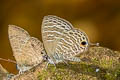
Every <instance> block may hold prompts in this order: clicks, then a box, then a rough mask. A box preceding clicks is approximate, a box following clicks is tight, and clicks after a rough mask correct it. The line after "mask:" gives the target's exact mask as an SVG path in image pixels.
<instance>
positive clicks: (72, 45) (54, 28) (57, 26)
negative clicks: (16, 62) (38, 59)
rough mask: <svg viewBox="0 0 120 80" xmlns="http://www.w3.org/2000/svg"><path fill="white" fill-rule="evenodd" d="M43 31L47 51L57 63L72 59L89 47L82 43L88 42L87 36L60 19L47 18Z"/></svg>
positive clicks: (55, 17)
mask: <svg viewBox="0 0 120 80" xmlns="http://www.w3.org/2000/svg"><path fill="white" fill-rule="evenodd" d="M41 30H42V31H41V32H42V39H43V43H44V47H45V50H46V52H47V54H48V56H49V57H50V58H51V59H53V61H54V62H55V63H57V62H59V61H60V60H64V59H67V58H71V57H73V56H75V55H77V54H79V53H81V52H83V51H84V50H85V49H86V47H88V46H87V45H86V46H82V45H81V42H82V41H86V42H88V39H87V37H86V34H85V33H83V32H82V31H80V30H78V29H75V28H73V26H72V25H71V23H70V22H68V21H66V20H64V19H62V18H60V17H57V16H53V15H49V16H45V17H44V19H43V22H42V29H41Z"/></svg>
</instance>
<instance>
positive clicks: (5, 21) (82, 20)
mask: <svg viewBox="0 0 120 80" xmlns="http://www.w3.org/2000/svg"><path fill="white" fill-rule="evenodd" d="M45 15H56V16H59V17H62V18H64V19H66V20H68V21H70V22H71V23H72V24H73V26H74V27H75V28H79V29H82V30H83V31H84V32H86V33H87V34H88V36H89V39H90V41H91V42H94V43H95V42H99V43H100V45H101V46H104V47H108V48H111V49H113V50H118V51H120V1H119V0H114V1H113V0H0V57H1V58H5V59H12V60H14V57H13V56H12V50H11V47H10V44H9V40H8V25H9V24H14V25H18V26H20V27H22V28H24V29H25V30H27V31H28V32H29V33H30V35H31V36H34V37H37V38H39V39H40V40H41V32H40V31H41V30H40V28H41V22H42V18H43V17H44V16H45ZM0 64H2V65H3V66H4V67H5V68H6V69H7V70H8V71H10V72H13V73H16V72H17V71H16V69H15V68H16V67H15V64H13V63H9V62H5V61H0Z"/></svg>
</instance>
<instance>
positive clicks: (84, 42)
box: [74, 29, 89, 52]
mask: <svg viewBox="0 0 120 80" xmlns="http://www.w3.org/2000/svg"><path fill="white" fill-rule="evenodd" d="M74 34H75V36H76V37H78V38H77V39H78V40H77V43H79V47H80V49H81V52H84V51H86V50H88V48H89V39H88V36H87V35H86V34H85V33H84V32H83V31H81V30H78V29H75V33H74Z"/></svg>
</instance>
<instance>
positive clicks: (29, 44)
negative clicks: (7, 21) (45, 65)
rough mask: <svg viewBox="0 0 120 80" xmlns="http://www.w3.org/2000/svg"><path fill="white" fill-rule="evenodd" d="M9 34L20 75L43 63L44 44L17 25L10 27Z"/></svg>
mask: <svg viewBox="0 0 120 80" xmlns="http://www.w3.org/2000/svg"><path fill="white" fill-rule="evenodd" d="M8 34H9V40H10V44H11V47H12V50H13V56H14V57H15V60H16V63H17V68H18V70H19V73H22V72H24V71H26V70H29V69H30V68H32V67H33V66H36V65H38V64H39V63H41V62H42V60H43V55H44V54H42V53H41V51H42V50H43V44H42V43H41V42H40V41H39V40H38V39H37V38H35V37H31V36H30V35H29V33H28V32H27V31H26V30H24V29H22V28H20V27H18V26H15V25H9V28H8Z"/></svg>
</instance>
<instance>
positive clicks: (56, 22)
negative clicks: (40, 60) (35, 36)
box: [41, 15, 73, 56]
mask: <svg viewBox="0 0 120 80" xmlns="http://www.w3.org/2000/svg"><path fill="white" fill-rule="evenodd" d="M72 28H73V27H72V25H71V24H70V23H69V22H68V21H66V20H64V19H62V18H60V17H57V16H52V15H49V16H45V17H44V19H43V22H42V29H41V30H42V31H41V32H42V39H43V43H44V46H45V50H46V52H47V53H48V55H49V56H51V55H53V53H54V52H55V50H56V46H57V44H58V42H59V41H60V37H61V36H62V35H64V32H65V31H69V30H71V29H72Z"/></svg>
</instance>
